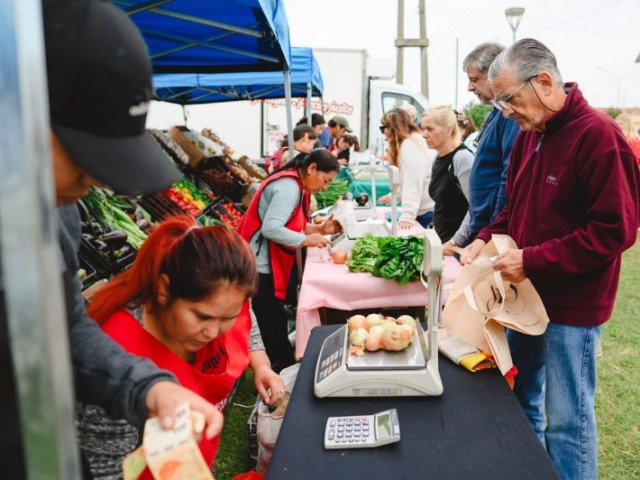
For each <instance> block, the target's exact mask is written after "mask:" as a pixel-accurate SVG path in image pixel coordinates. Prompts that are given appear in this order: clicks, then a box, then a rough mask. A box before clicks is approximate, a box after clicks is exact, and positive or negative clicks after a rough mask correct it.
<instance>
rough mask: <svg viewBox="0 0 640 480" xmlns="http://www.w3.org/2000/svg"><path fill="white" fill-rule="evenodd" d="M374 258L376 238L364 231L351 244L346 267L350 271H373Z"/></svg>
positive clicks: (376, 245) (375, 255)
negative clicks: (349, 256) (360, 236)
mask: <svg viewBox="0 0 640 480" xmlns="http://www.w3.org/2000/svg"><path fill="white" fill-rule="evenodd" d="M376 258H378V239H377V238H376V237H374V236H373V235H372V234H370V233H365V234H364V235H363V236H362V238H359V239H358V240H356V241H355V243H354V244H353V247H352V248H351V258H349V260H348V261H347V267H348V268H349V270H350V271H351V272H366V273H373V267H374V265H375V263H376Z"/></svg>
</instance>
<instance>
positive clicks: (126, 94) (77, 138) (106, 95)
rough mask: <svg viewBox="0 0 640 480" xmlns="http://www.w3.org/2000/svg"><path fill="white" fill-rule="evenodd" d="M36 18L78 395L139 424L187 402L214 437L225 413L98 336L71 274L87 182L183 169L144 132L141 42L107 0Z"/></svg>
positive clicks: (72, 3) (63, 5)
mask: <svg viewBox="0 0 640 480" xmlns="http://www.w3.org/2000/svg"><path fill="white" fill-rule="evenodd" d="M43 20H44V33H45V48H46V60H47V80H48V85H49V102H50V105H49V106H50V118H51V128H52V132H51V142H52V159H53V173H54V181H55V193H56V203H57V205H58V207H59V208H58V209H57V211H58V214H59V217H60V247H61V257H62V258H61V262H60V263H61V264H62V265H63V282H64V291H65V297H66V307H67V319H68V327H69V337H70V346H71V356H72V363H73V373H74V384H75V390H76V396H77V398H78V399H79V400H81V401H83V402H87V403H93V404H98V405H101V406H102V407H103V408H105V409H106V411H107V412H108V413H109V414H110V415H112V416H113V417H115V418H125V419H127V420H128V421H129V422H130V423H132V424H134V425H138V426H140V427H142V426H143V425H144V421H145V419H146V418H147V417H148V416H152V415H158V416H159V417H160V418H161V419H162V424H163V426H164V427H165V428H171V426H172V425H173V422H174V418H173V417H174V414H175V411H176V408H177V407H179V406H180V405H182V404H184V403H185V402H187V401H188V402H190V404H191V408H192V409H194V410H199V411H201V412H202V413H204V414H205V416H206V418H207V423H208V428H207V431H206V435H207V437H209V438H210V437H213V436H215V435H217V434H218V433H219V432H220V430H221V428H222V414H221V413H220V412H219V411H218V410H217V409H216V408H215V407H214V406H213V405H211V404H210V403H209V402H207V401H205V400H204V399H203V398H201V397H200V396H198V395H196V394H195V393H193V392H191V391H189V390H187V389H185V388H183V387H181V386H180V385H178V384H177V382H176V380H175V377H174V376H173V375H172V374H171V373H169V372H166V371H162V370H159V369H158V368H157V367H156V366H155V365H154V364H153V363H152V362H150V361H149V360H146V359H143V358H139V357H135V356H133V355H130V354H128V353H125V351H124V350H123V349H122V348H121V347H120V346H119V345H117V344H116V343H115V342H113V341H112V340H111V339H110V338H109V337H108V336H107V335H105V334H104V333H103V332H102V330H101V329H100V327H99V326H98V325H97V324H96V323H95V322H94V321H93V320H91V319H90V318H89V317H87V314H86V310H85V306H84V299H83V297H82V294H81V287H80V281H79V279H78V276H77V271H78V258H77V249H78V245H79V239H80V231H81V229H80V218H79V214H78V209H77V206H76V204H75V202H76V201H77V200H78V199H80V198H81V197H83V196H85V195H86V194H87V193H88V191H89V187H90V186H92V185H107V186H109V187H111V188H113V189H114V190H115V191H118V192H122V193H128V194H143V193H150V192H154V191H157V190H160V189H162V188H164V187H167V186H169V185H170V184H172V183H174V182H176V181H178V180H179V179H180V178H181V175H180V173H179V171H178V170H177V169H176V168H175V166H173V165H172V163H171V161H170V160H169V159H168V157H167V156H166V155H165V154H164V153H163V151H162V150H161V149H160V147H159V146H158V145H157V144H156V143H155V142H154V140H153V139H152V138H151V137H150V136H149V135H148V133H147V132H146V131H145V121H146V114H147V109H148V106H149V101H150V100H151V97H152V85H151V66H150V63H149V56H148V53H147V50H146V46H145V44H144V41H143V39H142V37H141V35H140V33H139V31H138V30H137V28H136V27H135V25H134V24H133V23H132V22H131V21H130V20H129V18H128V17H127V15H126V14H124V13H123V12H122V11H121V10H119V9H118V8H116V7H114V6H113V5H111V4H110V3H109V2H107V1H102V0H64V1H61V0H44V1H43ZM0 279H1V278H0ZM1 293H2V292H1V291H0V294H1ZM2 296H3V295H0V297H2ZM0 320H1V321H0V327H2V328H0V349H2V350H4V351H7V352H8V349H7V348H6V344H7V343H8V340H7V332H6V319H0ZM4 360H5V359H4V358H3V362H4ZM6 363H10V357H8V360H6ZM7 375H8V376H9V377H10V378H9V380H8V384H9V385H10V387H11V388H10V390H12V387H13V378H11V377H12V371H11V368H10V366H9V368H8V373H7V368H6V364H5V366H4V367H2V376H7ZM5 381H7V379H4V378H3V379H2V385H7V383H5ZM3 389H4V387H3ZM6 397H7V395H6V394H3V396H2V399H3V405H0V415H1V416H3V417H4V418H0V425H2V428H3V430H4V433H3V441H2V442H0V457H3V458H5V459H8V458H7V457H8V455H11V457H10V458H11V459H12V460H13V465H9V466H8V467H7V468H8V469H9V472H11V473H8V471H7V470H5V469H4V468H3V477H4V478H21V477H22V476H24V472H22V469H23V466H22V465H21V463H22V456H21V454H20V448H19V447H20V438H19V429H18V428H17V427H16V424H17V420H18V415H17V413H16V408H19V406H16V405H15V398H11V400H12V401H13V405H9V406H6V405H5V404H6V403H7V402H6V400H7V398H6ZM5 406H6V407H7V408H3V407H5ZM9 435H11V437H10V438H7V437H8V436H9ZM3 463H4V462H3ZM9 463H11V462H9ZM5 475H8V476H7V477H5Z"/></svg>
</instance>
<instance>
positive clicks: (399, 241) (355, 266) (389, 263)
mask: <svg viewBox="0 0 640 480" xmlns="http://www.w3.org/2000/svg"><path fill="white" fill-rule="evenodd" d="M423 249H424V239H423V238H422V237H417V236H406V237H374V236H373V235H371V234H370V233H368V234H365V235H364V236H363V237H362V238H360V239H358V240H356V242H355V244H354V245H353V248H352V249H351V258H350V260H349V261H348V262H347V267H349V270H350V271H352V272H368V273H371V274H372V275H375V276H376V277H382V278H385V279H387V280H395V281H396V282H398V283H399V284H400V285H404V284H406V283H408V282H410V281H412V280H416V279H418V278H420V268H421V266H422V258H423V255H424V250H423Z"/></svg>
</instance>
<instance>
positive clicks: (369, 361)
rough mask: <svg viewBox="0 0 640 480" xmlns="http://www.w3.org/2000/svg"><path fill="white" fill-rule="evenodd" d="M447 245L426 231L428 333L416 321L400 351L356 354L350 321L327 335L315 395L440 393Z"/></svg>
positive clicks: (424, 271) (379, 395) (317, 374)
mask: <svg viewBox="0 0 640 480" xmlns="http://www.w3.org/2000/svg"><path fill="white" fill-rule="evenodd" d="M442 263H443V261H442V243H441V242H440V238H439V237H438V235H437V234H436V232H435V231H434V230H431V229H429V230H425V231H424V260H423V263H422V277H423V279H422V282H423V283H425V282H424V277H425V276H426V278H427V288H428V292H429V304H428V308H427V312H428V313H427V332H424V331H423V329H422V325H421V323H420V322H417V323H416V333H415V337H414V339H413V341H412V342H411V344H410V345H409V347H407V348H406V349H404V350H402V351H400V352H388V351H384V350H378V351H376V352H367V351H365V352H364V355H362V356H357V355H351V354H350V353H349V352H350V350H351V348H350V347H351V346H350V342H349V334H348V330H347V325H346V324H345V325H344V326H343V327H341V328H340V329H339V330H337V331H336V332H334V333H333V334H331V335H330V336H329V337H327V338H326V339H325V341H324V343H323V344H322V348H321V350H320V355H319V356H318V362H317V364H316V370H315V376H314V386H313V392H314V394H315V396H316V397H320V398H321V397H400V396H425V395H428V396H435V395H440V394H441V393H442V380H441V378H440V372H439V370H438V319H439V312H440V274H441V273H442Z"/></svg>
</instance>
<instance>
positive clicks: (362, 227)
mask: <svg viewBox="0 0 640 480" xmlns="http://www.w3.org/2000/svg"><path fill="white" fill-rule="evenodd" d="M365 233H370V234H372V235H373V236H375V237H388V236H389V235H391V230H389V227H388V226H387V224H386V223H384V222H382V221H380V220H378V221H376V222H360V223H352V224H349V225H346V226H345V227H344V230H343V231H342V232H339V233H335V234H333V235H332V236H331V245H330V246H329V251H331V252H333V251H334V250H344V251H346V252H348V251H350V250H351V247H353V244H354V243H355V241H356V240H357V239H359V238H362V236H363V235H364V234H365Z"/></svg>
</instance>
